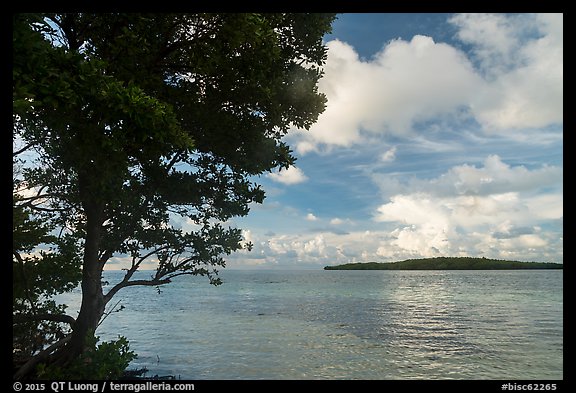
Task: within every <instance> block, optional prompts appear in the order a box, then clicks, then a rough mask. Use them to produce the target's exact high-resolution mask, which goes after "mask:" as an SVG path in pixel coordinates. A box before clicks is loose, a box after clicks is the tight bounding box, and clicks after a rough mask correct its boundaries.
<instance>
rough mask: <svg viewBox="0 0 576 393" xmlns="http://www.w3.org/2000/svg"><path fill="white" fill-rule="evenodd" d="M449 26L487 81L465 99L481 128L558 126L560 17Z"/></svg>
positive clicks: (476, 20) (486, 17)
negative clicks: (474, 93) (463, 44)
mask: <svg viewBox="0 0 576 393" xmlns="http://www.w3.org/2000/svg"><path fill="white" fill-rule="evenodd" d="M450 22H451V23H453V24H454V25H455V26H457V27H458V28H459V31H458V37H459V38H460V40H462V41H463V42H465V43H467V44H470V45H472V53H473V55H474V56H475V58H476V60H477V62H478V63H479V68H480V72H482V73H483V74H484V76H485V77H486V78H487V83H485V85H484V86H483V88H482V89H481V90H480V91H479V92H478V94H477V95H476V96H475V97H473V98H472V99H471V100H470V105H471V107H472V110H473V112H474V114H475V116H476V118H477V119H478V120H479V121H480V123H482V124H483V125H484V127H485V129H487V130H499V129H503V128H504V129H507V128H536V127H544V126H547V125H550V124H559V123H561V122H562V121H563V83H562V81H563V45H564V43H563V32H562V27H563V15H562V14H520V15H516V16H503V15H493V14H460V15H456V16H454V17H453V18H451V19H450Z"/></svg>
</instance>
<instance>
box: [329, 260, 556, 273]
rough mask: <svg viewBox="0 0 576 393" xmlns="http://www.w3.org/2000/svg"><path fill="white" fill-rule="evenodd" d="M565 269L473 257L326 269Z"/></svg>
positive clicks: (537, 263)
mask: <svg viewBox="0 0 576 393" xmlns="http://www.w3.org/2000/svg"><path fill="white" fill-rule="evenodd" d="M518 269H564V264H562V263H550V262H520V261H507V260H500V259H488V258H484V257H482V258H473V257H436V258H421V259H407V260H405V261H399V262H360V263H345V264H342V265H334V266H325V267H324V270H518Z"/></svg>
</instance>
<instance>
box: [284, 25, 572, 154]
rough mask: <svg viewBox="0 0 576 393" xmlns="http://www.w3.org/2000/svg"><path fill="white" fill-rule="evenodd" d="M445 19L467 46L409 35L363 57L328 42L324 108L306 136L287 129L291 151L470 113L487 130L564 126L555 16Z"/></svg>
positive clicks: (410, 130)
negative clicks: (368, 56) (370, 56)
mask: <svg viewBox="0 0 576 393" xmlns="http://www.w3.org/2000/svg"><path fill="white" fill-rule="evenodd" d="M449 22H450V23H452V24H453V25H454V26H456V27H457V28H458V33H457V38H458V39H459V40H460V41H462V42H463V43H465V44H467V45H469V46H470V47H471V52H466V53H465V52H463V51H462V50H460V49H458V48H456V47H454V46H451V45H449V44H446V43H441V42H435V41H434V39H433V38H432V37H428V36H423V35H416V36H414V37H413V38H412V39H411V40H410V41H405V40H402V39H397V40H393V41H390V42H389V43H388V44H387V45H386V46H385V47H384V48H383V50H382V51H381V52H379V53H377V54H375V56H374V57H373V58H372V59H369V60H363V59H360V57H359V56H358V54H357V53H356V51H355V50H354V48H353V47H352V46H350V45H348V44H347V43H345V42H342V41H339V40H333V41H330V42H328V43H327V47H328V59H327V63H326V66H325V75H324V77H323V78H322V79H321V80H320V83H319V89H320V91H322V92H323V93H325V94H326V96H327V98H328V104H327V108H326V110H325V111H324V112H323V113H322V114H321V115H320V117H319V119H318V122H317V123H316V124H315V125H313V126H312V128H311V129H310V131H309V132H305V133H301V132H297V131H296V132H294V133H292V136H291V137H292V138H294V139H296V143H295V146H296V149H297V151H298V152H299V153H300V154H305V153H307V152H310V151H318V150H319V149H320V147H321V146H324V147H328V148H330V147H331V146H344V147H349V146H351V145H353V144H356V143H360V142H362V141H364V138H365V136H366V135H370V134H376V135H382V134H390V135H396V136H406V135H411V134H414V131H415V130H414V128H415V127H414V126H415V124H418V123H421V122H430V121H432V122H446V121H450V122H452V123H456V124H458V123H459V122H461V121H463V120H469V119H475V120H476V121H477V122H478V123H479V124H480V125H481V126H482V128H483V129H484V130H485V131H488V132H501V131H505V130H510V129H520V128H537V127H544V126H547V125H551V124H559V123H561V122H562V118H563V35H562V34H563V33H562V26H563V16H562V15H561V14H545V15H532V14H528V15H522V16H521V17H518V16H516V17H515V16H508V15H491V14H462V15H456V16H454V17H453V18H451V19H450V21H449ZM391 154H392V153H391ZM391 157H392V156H391ZM391 157H388V158H391Z"/></svg>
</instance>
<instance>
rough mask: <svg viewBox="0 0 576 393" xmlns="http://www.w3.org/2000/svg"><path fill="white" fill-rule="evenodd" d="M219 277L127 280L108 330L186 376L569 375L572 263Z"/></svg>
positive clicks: (168, 370)
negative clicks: (149, 283) (568, 271)
mask: <svg viewBox="0 0 576 393" xmlns="http://www.w3.org/2000/svg"><path fill="white" fill-rule="evenodd" d="M105 274H106V276H105V279H106V280H108V281H110V282H111V283H113V282H115V280H118V279H119V278H120V277H121V276H120V274H121V272H106V273H105ZM142 274H144V275H145V274H146V273H145V272H143V273H142ZM220 276H221V277H222V279H223V281H224V284H223V285H221V286H219V287H214V286H211V285H209V284H208V282H207V280H206V279H204V278H202V277H181V278H178V279H177V280H175V281H174V282H173V283H171V284H169V285H167V286H164V287H162V292H161V293H160V294H158V293H157V292H156V289H155V288H148V287H133V288H126V289H125V290H123V291H121V292H119V293H118V295H117V297H116V298H115V299H114V300H113V301H112V304H115V303H116V301H117V300H120V299H121V302H120V304H121V305H123V306H124V307H125V308H124V310H122V311H121V312H118V313H112V314H111V315H110V317H108V318H107V319H106V320H105V321H104V322H103V323H102V325H101V326H100V327H99V330H98V332H97V334H98V335H100V337H101V339H102V340H108V339H114V338H116V337H117V336H118V335H123V336H125V337H127V338H128V339H129V341H130V347H131V349H132V350H133V351H135V352H136V353H137V354H138V355H139V357H138V359H136V360H135V361H133V363H132V365H131V367H138V368H139V367H147V368H148V369H149V370H150V371H149V373H148V375H154V374H159V375H168V374H170V375H175V376H177V377H178V376H179V377H181V378H182V379H562V378H563V287H562V281H563V279H562V277H563V272H562V271H557V270H556V271H546V270H533V271H520V270H515V271H315V270H314V271H273V270H269V271H257V270H254V271H240V270H236V271H233V270H223V271H222V272H221V273H220Z"/></svg>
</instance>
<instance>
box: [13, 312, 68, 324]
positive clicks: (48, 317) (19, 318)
mask: <svg viewBox="0 0 576 393" xmlns="http://www.w3.org/2000/svg"><path fill="white" fill-rule="evenodd" d="M12 321H13V322H14V323H23V322H30V321H53V322H63V323H67V324H69V325H70V326H74V323H76V320H75V319H74V318H73V317H71V316H70V315H61V314H34V315H31V314H16V315H13V316H12Z"/></svg>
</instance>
